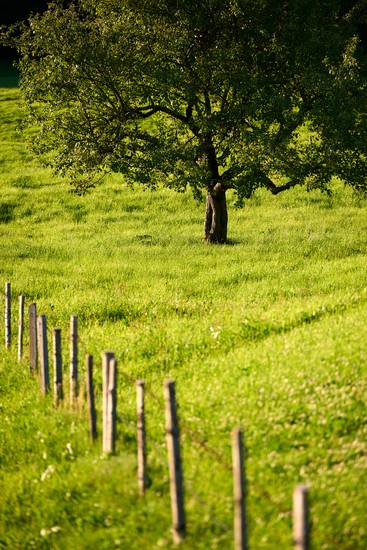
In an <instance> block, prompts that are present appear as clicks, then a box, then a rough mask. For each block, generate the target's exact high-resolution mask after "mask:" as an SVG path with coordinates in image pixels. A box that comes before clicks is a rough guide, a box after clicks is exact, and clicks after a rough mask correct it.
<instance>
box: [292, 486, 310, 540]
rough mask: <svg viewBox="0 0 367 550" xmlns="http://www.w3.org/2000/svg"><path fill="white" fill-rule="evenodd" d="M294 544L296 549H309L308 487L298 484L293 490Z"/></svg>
mask: <svg viewBox="0 0 367 550" xmlns="http://www.w3.org/2000/svg"><path fill="white" fill-rule="evenodd" d="M293 544H294V550H309V547H310V526H309V510H308V489H307V487H306V486H305V485H297V486H296V487H295V489H294V492H293Z"/></svg>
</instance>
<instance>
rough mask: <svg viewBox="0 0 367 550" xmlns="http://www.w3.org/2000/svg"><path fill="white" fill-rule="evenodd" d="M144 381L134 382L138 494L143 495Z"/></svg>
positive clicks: (144, 466) (144, 470) (144, 476)
mask: <svg viewBox="0 0 367 550" xmlns="http://www.w3.org/2000/svg"><path fill="white" fill-rule="evenodd" d="M144 409H145V407H144V380H137V381H136V412H137V442H138V486H139V493H140V494H141V495H144V493H145V488H146V483H147V476H146V436H145V410H144Z"/></svg>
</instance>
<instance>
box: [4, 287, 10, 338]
mask: <svg viewBox="0 0 367 550" xmlns="http://www.w3.org/2000/svg"><path fill="white" fill-rule="evenodd" d="M4 319H5V347H6V349H9V348H10V344H11V284H10V283H9V282H7V283H5V308H4Z"/></svg>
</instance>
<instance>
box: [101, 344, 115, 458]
mask: <svg viewBox="0 0 367 550" xmlns="http://www.w3.org/2000/svg"><path fill="white" fill-rule="evenodd" d="M113 357H114V353H113V352H112V351H104V352H103V353H102V449H105V447H106V445H107V443H106V437H107V414H108V413H107V403H108V380H109V371H110V359H112V358H113Z"/></svg>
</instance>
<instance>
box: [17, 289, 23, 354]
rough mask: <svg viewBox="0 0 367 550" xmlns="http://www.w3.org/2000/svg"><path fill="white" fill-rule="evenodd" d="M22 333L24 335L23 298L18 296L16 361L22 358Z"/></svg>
mask: <svg viewBox="0 0 367 550" xmlns="http://www.w3.org/2000/svg"><path fill="white" fill-rule="evenodd" d="M23 333H24V296H23V294H21V295H20V296H19V315H18V361H21V359H22V357H23Z"/></svg>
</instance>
